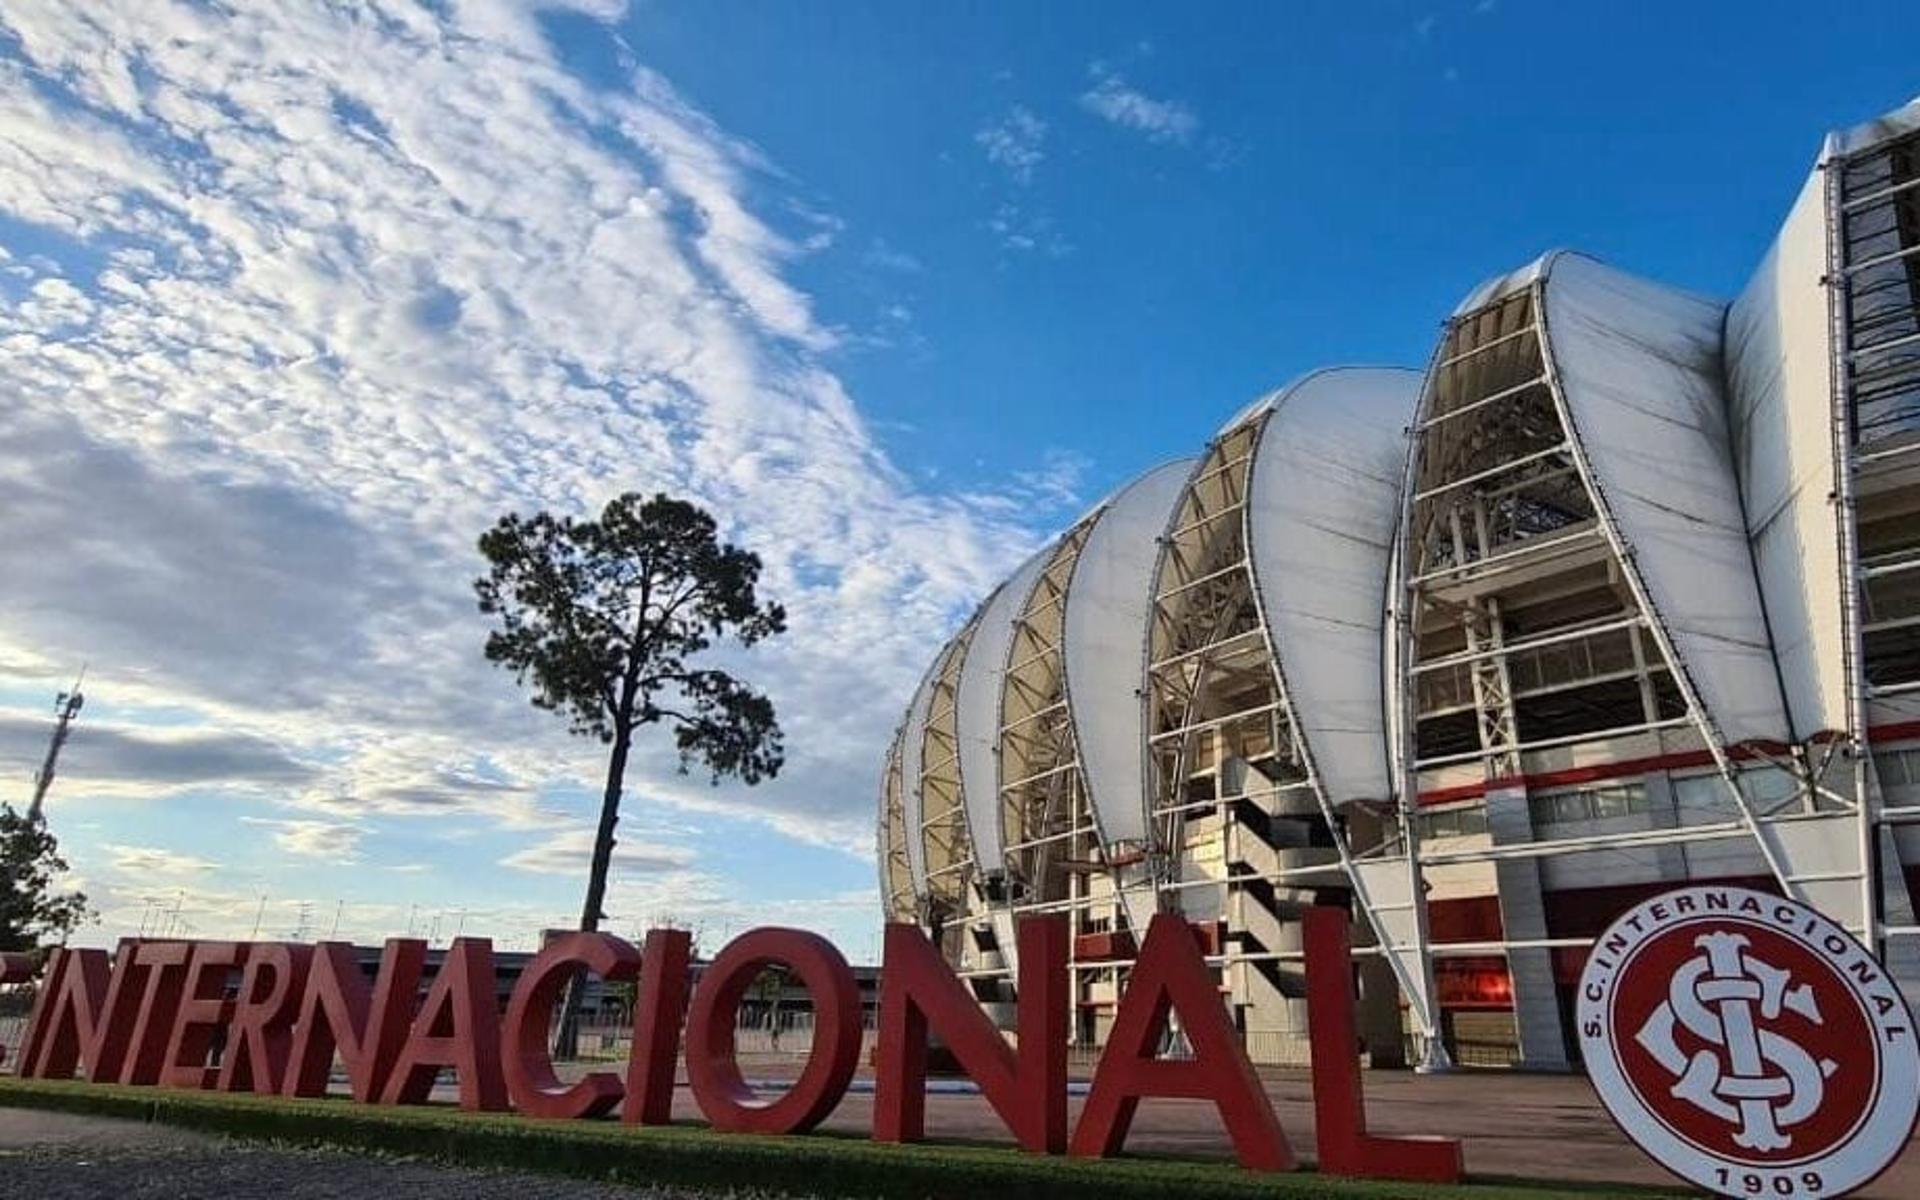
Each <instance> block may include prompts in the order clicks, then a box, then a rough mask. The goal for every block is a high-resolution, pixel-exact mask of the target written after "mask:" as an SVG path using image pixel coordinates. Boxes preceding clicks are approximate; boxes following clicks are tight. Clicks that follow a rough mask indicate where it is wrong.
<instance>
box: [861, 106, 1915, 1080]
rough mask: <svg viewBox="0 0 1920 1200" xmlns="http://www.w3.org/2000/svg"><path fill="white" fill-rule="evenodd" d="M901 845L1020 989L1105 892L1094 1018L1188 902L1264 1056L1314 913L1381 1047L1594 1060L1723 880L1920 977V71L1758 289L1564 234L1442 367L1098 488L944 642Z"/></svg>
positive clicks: (899, 777)
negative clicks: (1621, 916)
mask: <svg viewBox="0 0 1920 1200" xmlns="http://www.w3.org/2000/svg"><path fill="white" fill-rule="evenodd" d="M879 843H880V845H879V851H880V853H879V858H880V874H881V887H882V892H883V895H884V898H885V904H886V908H887V912H888V915H889V918H890V919H893V920H902V921H913V922H917V923H919V924H920V925H922V926H923V927H925V928H927V929H928V930H929V931H930V932H931V933H933V934H934V936H935V937H936V938H937V939H938V941H939V943H940V944H941V946H942V948H943V951H944V952H945V953H946V955H947V956H948V957H949V959H950V960H951V961H952V962H953V963H954V964H955V965H956V966H957V967H958V969H959V970H961V971H962V972H963V973H964V975H965V976H966V977H967V978H968V979H969V980H970V981H971V983H972V986H973V987H974V989H975V992H976V994H977V995H978V996H979V998H980V1000H981V1002H982V1003H983V1004H985V1005H987V1006H988V1007H989V1008H990V1009H996V1010H999V1011H1001V1012H1003V1013H1006V1014H1008V1015H1010V1014H1011V1002H1012V1000H1013V995H1014V992H1013V986H1014V976H1015V973H1016V971H1017V967H1018V964H1017V962H1015V961H1014V938H1013V925H1014V921H1015V920H1016V918H1017V917H1018V916H1019V915H1021V914H1025V913H1035V912H1064V913H1067V914H1069V916H1070V918H1071V921H1072V925H1073V934H1074V938H1073V948H1074V950H1073V961H1072V970H1073V973H1074V995H1075V1003H1076V1015H1075V1020H1074V1025H1073V1028H1074V1030H1075V1037H1076V1039H1077V1040H1079V1041H1081V1042H1084V1043H1086V1044H1089V1045H1097V1044H1099V1043H1100V1042H1101V1041H1102V1040H1103V1039H1104V1036H1105V1031H1106V1024H1107V1022H1108V1020H1109V1019H1110V1017H1111V1014H1112V1012H1113V1005H1114V1001H1115V1000H1116V998H1117V994H1118V991H1119V989H1120V987H1121V986H1123V984H1124V981H1125V977H1126V972H1127V968H1128V963H1129V961H1130V958H1131V955H1132V953H1133V951H1134V949H1135V946H1136V934H1137V933H1138V931H1141V930H1144V928H1145V926H1146V923H1147V920H1148V919H1149V918H1150V917H1151V916H1152V915H1153V914H1154V913H1156V912H1160V911H1171V912H1178V913H1181V914H1183V915H1184V916H1185V917H1186V918H1187V919H1188V920H1189V921H1191V922H1192V923H1193V924H1194V925H1195V927H1196V928H1197V929H1198V930H1199V931H1200V932H1201V934H1202V937H1203V942H1204V944H1205V945H1206V947H1207V949H1208V950H1209V952H1210V955H1211V961H1212V962H1214V963H1215V964H1217V966H1218V968H1219V970H1220V975H1221V988H1222V992H1223V995H1224V997H1225V998H1226V1001H1227V1003H1228V1004H1229V1005H1230V1007H1231V1009H1232V1011H1233V1012H1234V1014H1235V1019H1236V1022H1237V1024H1238V1026H1239V1028H1240V1029H1241V1030H1242V1032H1243V1034H1244V1036H1245V1038H1246V1041H1247V1045H1248V1048H1249V1050H1250V1052H1251V1053H1252V1054H1253V1056H1254V1057H1255V1058H1256V1059H1259V1060H1265V1061H1282V1062H1284V1061H1297V1060H1299V1059H1300V1058H1301V1057H1302V1056H1303V1055H1304V1053H1305V1044H1306V1043H1305V1027H1304V1025H1305V1004H1304V1000H1303V996H1304V994H1305V993H1304V979H1303V977H1302V975H1301V973H1300V959H1301V953H1300V949H1301V947H1300V937H1299V921H1298V918H1299V915H1300V910H1301V908H1302V906H1305V905H1313V904H1337V905H1341V906H1343V907H1345V908H1346V909H1347V910H1348V911H1349V912H1350V913H1351V914H1352V920H1353V925H1354V944H1355V946H1356V966H1357V968H1358V970H1359V972H1360V977H1361V995H1362V1029H1363V1036H1364V1037H1365V1039H1366V1041H1367V1044H1368V1047H1369V1050H1370V1052H1371V1055H1372V1059H1373V1061H1374V1062H1375V1063H1376V1064H1384V1063H1390V1062H1398V1061H1402V1060H1403V1058H1404V1056H1405V1055H1406V1054H1407V1053H1408V1052H1409V1050H1410V1052H1411V1054H1412V1055H1413V1056H1414V1057H1415V1058H1417V1059H1419V1060H1421V1061H1424V1062H1425V1063H1427V1064H1429V1065H1440V1064H1443V1063H1445V1062H1447V1061H1449V1060H1464V1061H1467V1062H1489V1063H1500V1064H1518V1065H1525V1066H1532V1067H1540V1068H1565V1067H1568V1066H1573V1065H1576V1064H1575V1062H1574V1050H1573V1045H1574V1039H1573V1038H1572V1037H1571V1036H1570V1033H1571V1030H1570V1028H1569V1025H1570V1020H1571V1018H1570V1013H1571V1003H1572V996H1571V989H1572V985H1573V981H1574V979H1575V978H1576V977H1577V974H1578V971H1579V967H1580V964H1581V962H1582V961H1583V959H1584V956H1585V952H1586V947H1587V946H1588V945H1589V944H1590V940H1591V939H1592V937H1593V936H1594V935H1595V934H1596V933H1598V932H1599V931H1600V930H1601V929H1602V928H1604V927H1605V925H1606V924H1607V923H1608V922H1609V921H1610V920H1611V919H1612V918H1613V917H1614V916H1615V915H1616V914H1618V913H1619V912H1621V911H1623V910H1625V909H1626V908H1628V907H1630V906H1631V905H1632V904H1634V903H1636V902H1638V901H1639V900H1641V899H1643V898H1645V897H1646V896H1647V895H1649V894H1651V893H1654V892H1657V891H1661V890H1665V889H1666V888H1669V887H1672V886H1676V885H1678V884H1680V883H1683V882H1688V881H1695V882H1697V881H1704V880H1717V881H1738V882H1741V883H1744V884H1747V885H1750V886H1757V887H1763V888H1766V889H1769V890H1772V891H1775V892H1777V893H1780V894H1784V895H1790V896H1793V897H1795V898H1797V899H1799V900H1802V901H1805V902H1807V903H1810V904H1812V905H1814V906H1816V907H1817V908H1819V909H1820V910H1822V911H1823V912H1825V913H1827V914H1829V915H1830V916H1832V917H1833V918H1834V919H1835V920H1837V921H1838V922H1840V923H1841V924H1844V925H1845V926H1847V927H1848V928H1849V929H1851V930H1853V931H1854V932H1855V933H1856V934H1858V935H1859V936H1860V937H1861V939H1862V940H1863V941H1864V942H1866V944H1867V945H1868V946H1869V947H1871V948H1872V949H1873V950H1874V951H1875V952H1876V953H1877V954H1879V955H1880V956H1881V958H1882V960H1883V961H1885V962H1886V963H1887V964H1888V965H1889V966H1890V968H1891V969H1892V970H1893V971H1894V973H1895V974H1896V975H1897V976H1899V977H1901V978H1903V979H1904V980H1907V981H1908V984H1907V986H1908V989H1909V996H1910V997H1911V996H1913V995H1914V994H1916V992H1917V991H1920V923H1917V922H1916V919H1915V915H1914V912H1915V901H1916V898H1920V101H1916V102H1915V103H1914V104H1911V105H1908V106H1907V107H1906V108H1903V109H1901V110H1898V111H1896V112H1894V113H1892V114H1889V115H1888V116H1887V117H1884V118H1882V119H1880V120H1878V121H1875V122H1871V123H1869V124H1867V125H1864V126H1861V127H1858V128H1855V129H1852V130H1848V131H1844V132H1837V133H1834V134H1831V135H1829V136H1828V137H1827V139H1826V141H1825V143H1824V145H1823V146H1822V148H1821V152H1820V155H1819V157H1818V160H1817V162H1816V163H1815V166H1814V169H1813V171H1812V172H1811V174H1810V175H1809V177H1808V180H1807V182H1806V185H1805V187H1804V188H1803V190H1802V191H1801V193H1800V195H1799V198H1798V200H1797V202H1796V203H1795V204H1794V205H1793V207H1792V209H1791V211H1790V212H1789V213H1788V215H1787V217H1786V220H1785V222H1784V224H1783V225H1782V227H1781V229H1780V232H1779V234H1778V237H1777V239H1776V240H1775V242H1774V244H1773V246H1772V248H1771V249H1770V251H1769V252H1768V254H1767V255H1766V258H1765V260H1764V261H1763V262H1762V263H1761V265H1760V266H1759V268H1758V269H1757V270H1756V272H1755V273H1754V275H1753V277H1752V279H1751V281H1750V282H1749V283H1748V285H1747V286H1746V288H1745V289H1744V291H1742V293H1741V294H1740V295H1739V296H1738V297H1737V298H1736V299H1735V300H1734V301H1733V302H1732V303H1731V304H1727V303H1722V302H1720V301H1716V300H1711V299H1707V298H1703V297H1700V296H1696V295H1692V294H1688V293H1684V292H1679V291H1676V290H1673V289H1671V288H1667V287H1664V286H1662V285H1659V284H1657V283H1652V282H1649V281H1647V280H1645V279H1640V278H1637V277H1635V276H1632V275H1628V274H1626V273H1624V272H1621V271H1619V270H1616V269H1614V268H1612V267H1609V266H1605V265H1603V264H1601V263H1599V262H1597V261H1595V260H1593V259H1591V258H1587V257H1584V256H1581V255H1577V254H1571V253H1565V252H1558V253H1554V254H1550V255H1547V256H1545V257H1543V258H1541V259H1540V260H1538V261H1536V262H1534V263H1532V264H1530V265H1528V266H1526V267H1524V268H1522V269H1520V270H1518V271H1514V272H1512V273H1510V274H1507V275H1503V276H1499V277H1497V278H1494V279H1492V280H1489V281H1488V282H1486V283H1484V284H1482V285H1481V286H1480V287H1478V288H1476V289H1475V290H1474V291H1473V292H1472V293H1470V294H1469V295H1468V296H1467V298H1466V299H1465V300H1464V301H1463V302H1462V303H1461V305H1460V306H1459V308H1458V309H1457V310H1456V311H1455V312H1454V313H1453V315H1452V316H1451V318H1450V319H1449V320H1448V321H1447V322H1446V325H1445V328H1444V331H1443V333H1442V336H1441V338H1440V342H1439V345H1438V346H1437V347H1436V348H1435V351H1434V354H1433V358H1432V360H1431V362H1430V363H1429V365H1428V367H1427V369H1426V371H1425V373H1424V374H1422V373H1420V372H1417V371H1410V370H1394V369H1381V368H1335V369H1329V370H1324V371H1318V372H1315V373H1312V374H1310V375H1307V376H1305V377H1304V378H1302V379H1299V380H1297V381H1295V382H1293V383H1291V384H1289V385H1287V386H1285V387H1283V388H1281V389H1279V390H1278V391H1276V392H1274V393H1272V394H1271V395H1269V396H1267V397H1264V398H1262V399H1261V400H1260V401H1258V402H1257V403H1255V404H1254V405H1252V406H1251V407H1249V408H1248V409H1246V410H1245V411H1243V412H1241V413H1239V414H1238V415H1236V416H1235V417H1234V418H1233V419H1232V420H1231V421H1229V422H1228V423H1227V424H1226V426H1225V427H1224V428H1223V429H1221V431H1220V432H1219V433H1218V435H1217V436H1216V437H1214V439H1213V440H1212V441H1211V442H1209V443H1208V444H1207V446H1206V448H1205V449H1204V451H1203V452H1202V453H1201V454H1200V455H1199V456H1198V457H1196V458H1191V459H1181V460H1178V461H1175V462H1170V463H1167V464H1166V465H1164V466H1161V467H1159V468H1156V469H1155V470H1153V471H1150V472H1148V473H1147V474H1146V475H1144V476H1142V477H1141V478H1139V479H1138V480H1135V481H1134V482H1132V483H1130V484H1128V485H1127V486H1125V487H1123V488H1121V489H1120V490H1119V491H1118V492H1116V493H1115V494H1114V495H1112V496H1111V497H1109V498H1108V499H1106V500H1105V501H1103V502H1102V503H1101V504H1099V505H1097V506H1096V507H1095V508H1094V509H1093V510H1092V511H1091V512H1089V513H1087V514H1086V515H1085V516H1084V517H1082V518H1081V519H1080V520H1079V521H1078V522H1076V523H1075V524H1074V525H1073V526H1072V527H1071V528H1069V529H1068V530H1067V531H1066V532H1065V533H1063V534H1062V535H1061V536H1059V537H1058V538H1056V539H1055V540H1053V541H1052V542H1050V543H1049V544H1047V545H1046V546H1045V547H1044V548H1042V549H1041V550H1040V551H1039V552H1038V553H1037V554H1035V555H1034V556H1033V557H1032V558H1031V559H1029V560H1028V561H1027V562H1026V563H1025V564H1024V565H1023V566H1021V567H1020V568H1019V569H1018V570H1017V571H1016V572H1015V573H1014V575H1013V576H1012V577H1011V578H1010V579H1008V580H1007V581H1006V582H1005V583H1004V584H1002V585H1001V586H1000V587H999V588H998V589H997V590H996V591H995V592H994V593H993V594H992V595H991V596H989V597H988V598H987V600H986V601H985V602H984V603H983V604H982V605H981V606H980V607H979V609H978V610H977V611H976V612H975V613H974V614H973V616H972V618H971V619H970V620H969V621H968V622H967V623H966V624H965V625H964V626H963V627H962V628H961V630H960V631H959V632H958V633H957V634H956V635H955V636H954V637H953V638H952V639H951V640H950V641H949V642H948V643H947V645H946V646H944V647H942V648H941V649H940V650H939V652H938V653H937V654H936V655H934V657H933V660H932V662H931V663H930V665H929V667H928V670H927V673H926V675H925V677H924V679H923V680H922V682H921V683H920V686H919V687H918V689H917V690H916V692H915V693H914V695H913V697H912V700H911V703H910V704H909V706H908V709H907V712H906V715H905V719H904V720H903V722H902V723H901V725H900V727H899V729H898V731H897V732H896V735H895V737H894V740H893V744H892V746H891V749H890V750H889V752H888V755H887V759H886V763H885V767H884V771H883V774H882V782H881V796H880V821H879Z"/></svg>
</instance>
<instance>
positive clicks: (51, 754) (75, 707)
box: [27, 667, 87, 822]
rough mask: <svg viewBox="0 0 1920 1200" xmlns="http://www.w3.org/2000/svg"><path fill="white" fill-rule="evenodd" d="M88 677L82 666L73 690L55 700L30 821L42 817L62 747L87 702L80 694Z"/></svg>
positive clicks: (34, 785)
mask: <svg viewBox="0 0 1920 1200" xmlns="http://www.w3.org/2000/svg"><path fill="white" fill-rule="evenodd" d="M86 677H87V669H86V668H85V667H81V668H80V677H79V679H75V680H74V681H73V690H72V691H70V692H61V693H60V694H59V695H58V696H55V697H54V700H53V740H52V741H51V742H49V743H48V744H47V761H46V762H44V763H42V764H41V766H40V770H39V772H38V773H36V774H35V775H34V777H33V803H32V804H29V805H28V806H27V820H28V821H29V822H34V821H38V820H39V819H40V812H41V809H42V808H43V807H44V806H45V804H46V800H47V789H48V788H50V787H52V786H53V769H54V767H55V765H56V764H58V763H59V761H60V747H62V746H64V745H66V744H67V733H68V731H69V730H68V727H69V726H71V725H72V724H73V719H74V718H75V717H77V716H79V715H80V706H81V705H82V704H84V703H86V697H84V696H82V695H81V694H80V682H81V680H83V679H85V678H86Z"/></svg>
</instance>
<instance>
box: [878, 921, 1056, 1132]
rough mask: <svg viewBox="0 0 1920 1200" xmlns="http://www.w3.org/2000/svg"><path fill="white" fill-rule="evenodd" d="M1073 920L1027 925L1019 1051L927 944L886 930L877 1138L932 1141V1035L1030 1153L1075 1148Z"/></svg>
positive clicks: (915, 931)
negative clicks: (1070, 1045) (1071, 1136)
mask: <svg viewBox="0 0 1920 1200" xmlns="http://www.w3.org/2000/svg"><path fill="white" fill-rule="evenodd" d="M1067 935H1068V929H1067V919H1066V918H1065V917H1061V916H1049V917H1029V918H1027V919H1026V920H1024V921H1022V922H1020V929H1019V934H1018V937H1019V944H1020V979H1019V986H1018V993H1017V994H1018V996H1019V1006H1020V1007H1019V1046H1020V1049H1019V1052H1018V1053H1017V1054H1016V1053H1015V1052H1014V1051H1013V1050H1012V1049H1011V1048H1009V1047H1008V1045H1007V1042H1006V1039H1005V1038H1003V1037H1001V1036H1000V1031H999V1030H997V1029H995V1028H994V1027H993V1022H991V1021H989V1020H988V1019H987V1016H986V1014H985V1013H984V1012H982V1011H981V1010H980V1005H979V1003H978V1002H977V1001H975V1000H974V998H973V997H972V996H970V995H968V993H967V990H966V988H965V987H964V986H962V985H961V983H960V980H959V979H958V978H957V977H956V976H955V975H954V973H953V969H952V968H951V967H949V966H948V965H947V963H946V960H945V959H943V958H941V957H940V952H939V951H938V950H937V949H935V948H934V945H933V943H932V942H931V941H929V940H927V935H926V934H924V933H922V932H920V930H919V928H918V927H917V926H913V925H888V926H887V941H886V958H885V967H884V969H883V970H882V972H881V974H882V977H883V979H884V980H885V982H884V984H883V986H882V987H881V989H880V1040H879V1044H878V1045H877V1046H876V1047H875V1049H874V1089H873V1138H874V1140H875V1141H878V1142H917V1141H919V1140H920V1139H921V1138H923V1137H925V1136H926V1117H927V1035H928V1034H929V1032H932V1033H937V1034H939V1035H940V1037H941V1039H942V1040H943V1041H945V1043H946V1045H947V1048H948V1049H950V1050H951V1051H952V1052H953V1056H954V1058H955V1059H957V1060H958V1061H959V1063H960V1068H961V1070H963V1071H965V1072H966V1073H967V1076H968V1077H969V1078H971V1079H972V1080H973V1081H974V1082H975V1083H977V1084H979V1085H980V1094H981V1095H982V1096H984V1097H986V1100H987V1103H988V1104H991V1105H992V1106H993V1111H994V1112H996V1113H998V1114H999V1115H1000V1119H1001V1120H1002V1121H1004V1122H1005V1123H1006V1126H1007V1128H1008V1129H1009V1130H1010V1131H1011V1132H1012V1133H1013V1135H1014V1137H1015V1138H1016V1139H1018V1141H1019V1142H1020V1145H1021V1146H1023V1147H1024V1148H1026V1149H1028V1150H1031V1151H1034V1152H1035V1153H1040V1154H1059V1153H1060V1152H1061V1151H1063V1150H1065V1149H1066V1148H1067V1004H1068V1002H1069V1000H1070V996H1069V995H1068V990H1067Z"/></svg>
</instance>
